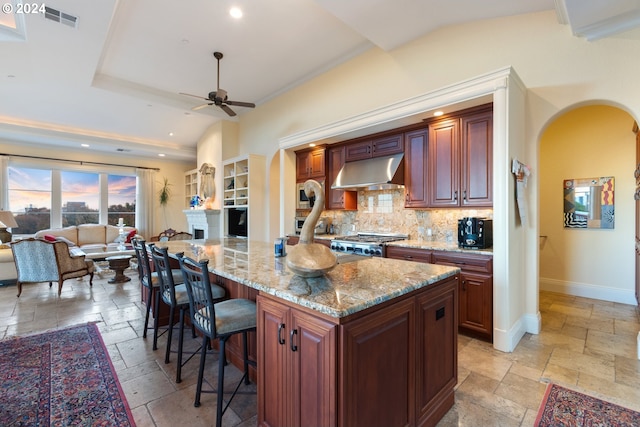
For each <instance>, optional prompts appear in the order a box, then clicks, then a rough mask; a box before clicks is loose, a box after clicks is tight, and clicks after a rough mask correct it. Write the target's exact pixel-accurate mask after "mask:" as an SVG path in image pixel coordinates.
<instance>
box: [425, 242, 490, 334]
mask: <svg viewBox="0 0 640 427" xmlns="http://www.w3.org/2000/svg"><path fill="white" fill-rule="evenodd" d="M432 259H433V263H434V264H441V265H450V266H453V267H459V268H460V270H461V271H460V284H459V286H460V287H459V289H458V291H459V292H458V294H459V297H458V301H459V304H460V306H459V316H460V317H459V319H458V328H459V330H460V331H461V332H464V333H466V334H468V335H472V336H475V337H478V338H482V339H485V340H488V341H493V257H491V256H488V255H479V254H468V253H459V252H445V251H433V253H432Z"/></svg>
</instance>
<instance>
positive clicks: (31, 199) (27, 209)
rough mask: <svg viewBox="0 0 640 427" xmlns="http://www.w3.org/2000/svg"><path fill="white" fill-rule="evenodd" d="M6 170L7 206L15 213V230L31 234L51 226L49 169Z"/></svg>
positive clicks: (10, 168)
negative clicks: (7, 182) (7, 174)
mask: <svg viewBox="0 0 640 427" xmlns="http://www.w3.org/2000/svg"><path fill="white" fill-rule="evenodd" d="M8 172H9V186H8V189H9V208H10V210H11V211H12V212H13V213H14V214H17V216H16V222H17V223H18V227H17V229H18V230H17V231H18V232H19V233H20V234H33V233H35V232H36V231H38V230H44V229H46V228H49V227H51V171H50V170H43V169H29V168H13V167H9V170H8ZM14 234H15V231H14Z"/></svg>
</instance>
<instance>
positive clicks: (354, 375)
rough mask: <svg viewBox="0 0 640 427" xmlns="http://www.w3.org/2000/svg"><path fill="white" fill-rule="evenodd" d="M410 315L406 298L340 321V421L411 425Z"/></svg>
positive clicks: (358, 425)
mask: <svg viewBox="0 0 640 427" xmlns="http://www.w3.org/2000/svg"><path fill="white" fill-rule="evenodd" d="M415 319H416V314H415V303H414V301H413V299H407V300H405V301H403V302H401V303H397V304H394V305H392V306H390V307H387V308H384V309H381V310H379V311H376V312H375V313H372V314H369V315H367V316H365V317H362V318H360V319H357V320H355V321H353V322H350V323H348V324H346V325H344V326H343V327H342V331H341V343H340V347H341V363H340V364H341V366H343V367H344V370H342V371H341V372H342V374H343V375H342V378H341V380H342V384H341V392H342V396H343V399H341V402H343V403H344V404H342V405H340V425H343V426H353V427H368V426H376V425H378V426H389V427H400V426H410V425H415V386H414V378H415V366H416V362H415V357H416V352H415V350H416V348H415V334H416V332H415V323H416V321H415Z"/></svg>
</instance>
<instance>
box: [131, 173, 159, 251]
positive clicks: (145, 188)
mask: <svg viewBox="0 0 640 427" xmlns="http://www.w3.org/2000/svg"><path fill="white" fill-rule="evenodd" d="M155 174H156V171H154V170H152V169H136V177H137V181H138V182H137V185H136V191H137V194H136V228H137V229H138V233H139V234H141V235H142V236H144V237H145V239H146V238H148V236H151V233H153V230H154V217H155V215H154V213H155V210H154V209H153V195H154V194H156V193H155V188H154V182H155Z"/></svg>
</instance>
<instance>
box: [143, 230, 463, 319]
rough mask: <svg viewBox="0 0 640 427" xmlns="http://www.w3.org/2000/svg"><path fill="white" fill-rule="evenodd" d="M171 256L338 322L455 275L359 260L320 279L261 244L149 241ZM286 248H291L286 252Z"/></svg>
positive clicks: (396, 262)
mask: <svg viewBox="0 0 640 427" xmlns="http://www.w3.org/2000/svg"><path fill="white" fill-rule="evenodd" d="M155 244H156V245H158V246H160V247H167V248H168V249H169V253H170V254H172V255H174V254H177V253H180V252H184V255H185V256H188V257H190V258H193V259H195V260H197V261H199V260H202V259H205V258H206V259H209V271H210V272H211V273H214V274H217V275H219V276H222V277H225V278H228V279H231V280H234V281H237V282H239V283H241V284H243V285H246V286H249V287H251V288H254V289H257V290H259V291H261V292H264V293H267V294H270V295H274V296H277V297H279V298H282V299H283V300H286V301H290V302H293V303H295V304H298V305H301V306H303V307H307V308H310V309H313V310H316V311H318V312H321V313H324V314H326V315H328V316H331V317H335V318H341V317H345V316H348V315H350V314H353V313H357V312H358V311H361V310H364V309H366V308H369V307H372V306H375V305H377V304H380V303H382V302H385V301H388V300H390V299H392V298H395V297H398V296H401V295H404V294H407V293H409V292H411V291H413V290H416V289H419V288H422V287H424V286H428V285H429V284H432V283H435V282H437V281H439V280H442V279H445V278H447V277H450V276H453V275H454V274H457V273H458V272H459V271H460V269H458V268H455V267H447V266H442V265H434V264H423V263H418V262H411V261H403V260H395V259H388V258H365V259H362V260H360V261H352V262H346V263H344V264H338V265H337V266H336V267H335V268H334V269H333V270H331V271H330V272H328V273H327V274H325V275H324V276H321V277H315V278H304V277H300V276H296V275H294V274H293V273H292V272H291V271H290V270H289V268H288V267H287V265H286V257H282V258H276V257H275V255H274V246H273V244H269V243H266V242H257V241H247V240H243V239H234V238H225V239H219V240H218V239H215V240H180V241H168V242H155ZM289 249H291V248H290V247H289Z"/></svg>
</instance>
